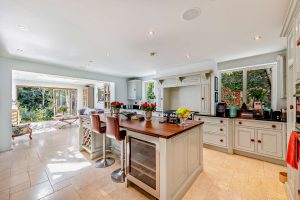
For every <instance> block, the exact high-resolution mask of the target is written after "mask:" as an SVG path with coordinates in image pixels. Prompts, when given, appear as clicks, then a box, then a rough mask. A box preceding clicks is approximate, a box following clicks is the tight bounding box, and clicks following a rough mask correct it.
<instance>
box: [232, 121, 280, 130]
mask: <svg viewBox="0 0 300 200" xmlns="http://www.w3.org/2000/svg"><path fill="white" fill-rule="evenodd" d="M235 125H236V126H249V127H254V128H264V129H274V130H281V129H282V124H280V123H278V122H269V121H259V120H240V119H236V120H235Z"/></svg>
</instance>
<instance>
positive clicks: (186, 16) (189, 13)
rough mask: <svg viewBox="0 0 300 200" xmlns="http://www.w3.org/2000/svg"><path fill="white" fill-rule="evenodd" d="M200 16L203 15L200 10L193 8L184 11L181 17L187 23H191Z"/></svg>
mask: <svg viewBox="0 0 300 200" xmlns="http://www.w3.org/2000/svg"><path fill="white" fill-rule="evenodd" d="M200 14H201V9H200V8H192V9H188V10H186V11H184V12H183V13H182V16H181V17H182V19H183V20H185V21H191V20H193V19H196V18H197V17H198V16H199V15H200Z"/></svg>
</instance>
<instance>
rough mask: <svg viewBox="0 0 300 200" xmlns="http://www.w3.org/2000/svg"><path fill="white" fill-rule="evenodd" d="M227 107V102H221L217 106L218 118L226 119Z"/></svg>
mask: <svg viewBox="0 0 300 200" xmlns="http://www.w3.org/2000/svg"><path fill="white" fill-rule="evenodd" d="M226 106H227V105H226V103H225V102H220V103H218V104H217V107H216V116H217V117H224V114H225V109H226Z"/></svg>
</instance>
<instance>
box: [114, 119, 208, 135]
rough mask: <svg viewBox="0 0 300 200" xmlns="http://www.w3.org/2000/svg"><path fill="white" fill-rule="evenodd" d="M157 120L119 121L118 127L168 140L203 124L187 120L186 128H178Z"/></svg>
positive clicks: (175, 125)
mask: <svg viewBox="0 0 300 200" xmlns="http://www.w3.org/2000/svg"><path fill="white" fill-rule="evenodd" d="M159 120H160V118H153V119H152V121H151V122H147V121H146V120H144V121H139V120H128V119H126V120H125V119H120V127H122V128H125V129H127V130H129V131H134V132H137V133H141V134H145V135H149V136H153V137H161V138H166V139H169V138H172V137H174V136H176V135H178V134H180V133H183V132H185V131H187V130H189V129H192V128H194V127H196V126H199V125H201V124H203V123H204V122H201V121H192V120H188V121H187V126H179V125H177V124H168V123H159Z"/></svg>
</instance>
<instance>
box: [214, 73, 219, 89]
mask: <svg viewBox="0 0 300 200" xmlns="http://www.w3.org/2000/svg"><path fill="white" fill-rule="evenodd" d="M218 90H219V79H218V77H216V76H215V91H218Z"/></svg>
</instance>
